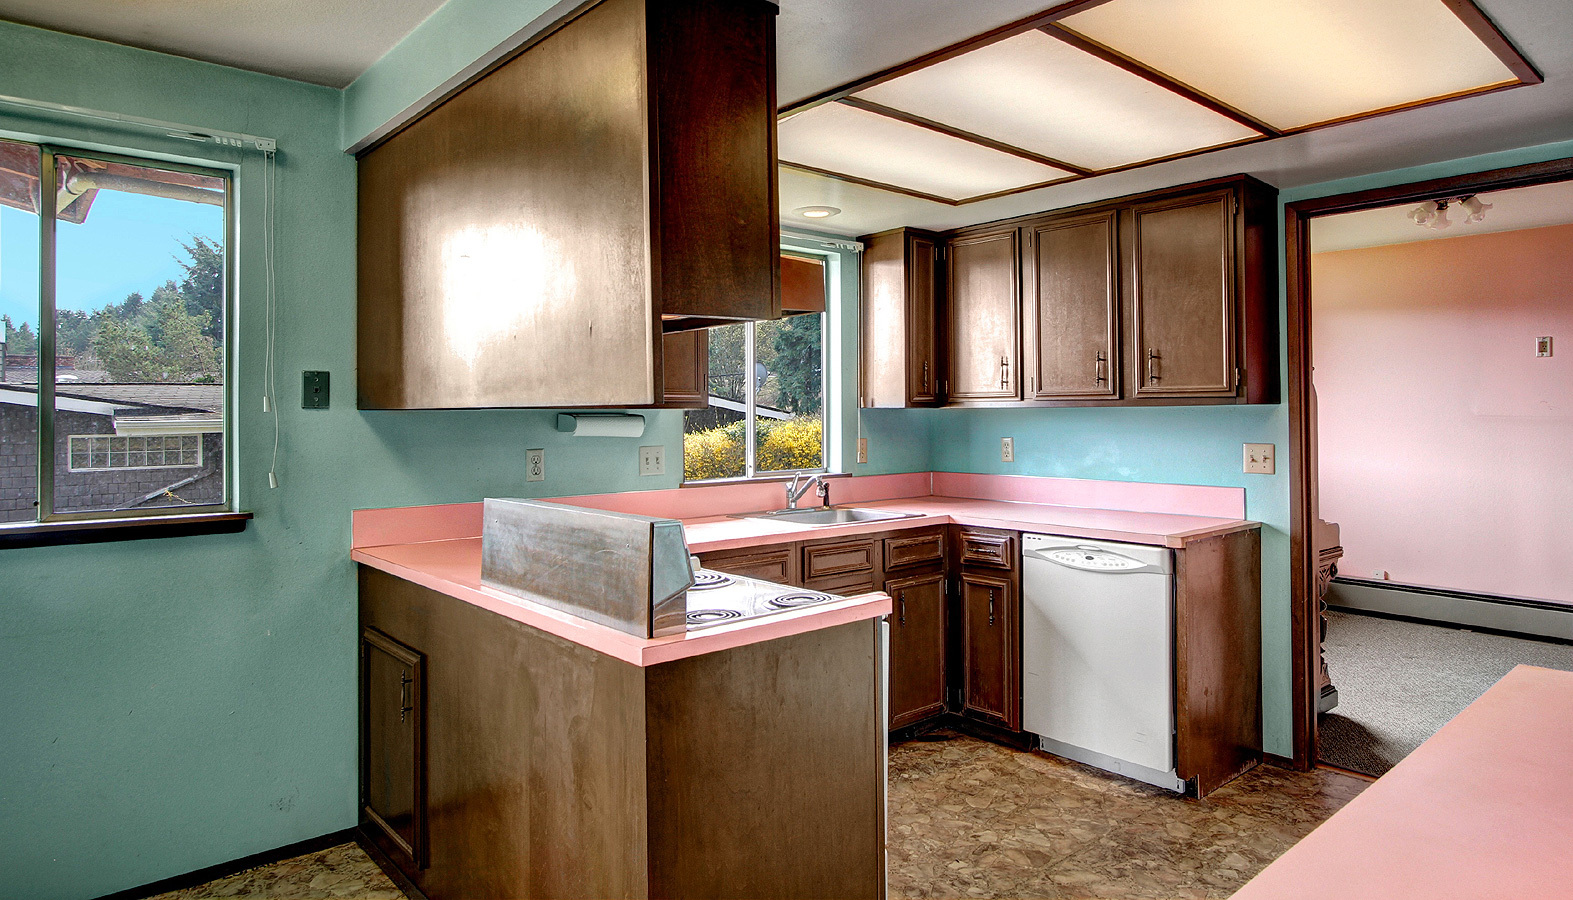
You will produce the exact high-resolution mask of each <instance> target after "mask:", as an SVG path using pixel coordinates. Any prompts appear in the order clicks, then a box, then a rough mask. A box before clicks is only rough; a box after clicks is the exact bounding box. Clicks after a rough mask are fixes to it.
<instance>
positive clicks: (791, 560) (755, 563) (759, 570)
mask: <svg viewBox="0 0 1573 900" xmlns="http://www.w3.org/2000/svg"><path fill="white" fill-rule="evenodd" d="M699 562H700V564H701V565H703V566H704V567H705V568H707V569H714V570H715V571H717V572H725V573H727V574H728V575H741V576H742V577H744V578H756V579H758V580H760V581H768V582H771V583H772V584H793V585H795V584H801V582H800V581H799V579H798V574H797V545H796V544H779V545H776V546H774V547H759V548H753V547H750V548H748V549H746V550H719V551H716V552H714V553H701V554H700V555H699Z"/></svg>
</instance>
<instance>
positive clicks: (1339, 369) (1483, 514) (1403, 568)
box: [1311, 225, 1573, 604]
mask: <svg viewBox="0 0 1573 900" xmlns="http://www.w3.org/2000/svg"><path fill="white" fill-rule="evenodd" d="M1311 266H1312V303H1313V308H1312V328H1313V335H1312V339H1313V349H1312V354H1313V356H1312V358H1313V362H1314V365H1315V375H1314V378H1315V384H1316V388H1317V392H1318V395H1319V397H1320V401H1321V402H1320V427H1319V435H1320V440H1321V457H1320V459H1321V517H1322V518H1323V519H1326V520H1328V521H1330V522H1337V523H1338V524H1339V525H1340V526H1341V528H1342V531H1343V546H1344V550H1345V556H1344V559H1343V561H1342V562H1341V563H1340V564H1339V571H1340V572H1341V573H1342V574H1344V575H1349V576H1352V577H1360V578H1370V577H1373V572H1374V571H1375V570H1386V571H1387V573H1388V576H1389V578H1391V579H1392V580H1394V581H1401V582H1407V583H1410V584H1424V585H1433V586H1437V587H1446V588H1453V589H1457V590H1469V591H1481V592H1487V593H1495V594H1509V595H1515V596H1522V597H1535V598H1539V599H1544V600H1553V601H1557V602H1561V603H1569V604H1573V225H1563V226H1557V227H1553V228H1538V229H1532V230H1527V231H1517V232H1502V233H1497V234H1479V235H1470V236H1461V237H1457V238H1448V239H1445V240H1435V241H1422V242H1419V243H1413V244H1400V245H1395V246H1391V247H1374V248H1370V249H1365V250H1343V251H1337V252H1331V253H1320V254H1317V255H1315V256H1314V257H1312V262H1311ZM1539 335H1551V336H1553V337H1554V339H1555V340H1554V352H1555V355H1554V356H1552V357H1551V358H1549V359H1544V358H1536V357H1535V338H1536V337H1537V336H1539Z"/></svg>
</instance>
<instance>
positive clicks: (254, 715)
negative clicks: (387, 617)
mask: <svg viewBox="0 0 1573 900" xmlns="http://www.w3.org/2000/svg"><path fill="white" fill-rule="evenodd" d="M0 59H4V60H5V61H6V65H5V71H6V76H5V87H4V93H6V94H9V95H13V96H24V97H27V98H30V99H35V100H43V101H49V102H54V103H64V104H70V105H76V106H83V107H90V108H94V109H100V110H108V111H112V112H120V113H125V114H132V115H138V116H144V117H150V118H157V119H164V120H169V121H173V122H177V123H183V124H190V125H196V126H207V127H212V128H219V129H227V130H233V131H245V132H251V133H256V134H261V135H266V136H272V137H276V138H277V139H278V141H279V150H280V153H279V199H278V226H277V239H278V255H277V260H278V262H277V270H278V297H279V302H280V315H279V326H278V344H279V350H278V371H279V373H280V374H279V394H280V400H281V403H280V407H281V415H282V419H283V429H284V430H283V440H282V445H281V457H280V466H279V473H280V479H281V484H280V487H279V488H278V489H277V490H269V489H268V487H267V481H266V472H267V466H268V456H269V454H270V452H271V444H272V419H271V416H264V415H262V413H261V410H260V406H259V401H258V397H259V396H260V394H261V386H260V381H259V376H260V373H261V371H262V358H261V355H260V353H261V346H262V345H261V334H262V332H261V330H260V327H261V312H262V294H261V290H262V283H261V281H260V280H259V279H260V276H261V272H262V269H261V256H260V251H259V249H258V247H259V242H258V235H259V231H260V228H261V223H262V219H261V217H260V213H261V200H260V196H259V188H260V183H259V174H260V164H259V157H257V156H256V155H250V156H241V155H226V154H227V153H228V151H218V152H216V154H215V155H214V156H212V157H211V160H212V161H215V162H217V163H218V164H221V165H227V164H232V163H237V162H238V163H239V165H240V172H239V176H238V181H237V187H236V190H237V199H238V203H239V206H240V209H241V216H240V223H239V242H240V243H239V248H240V258H241V272H240V281H239V319H238V330H239V335H240V337H239V347H238V358H239V377H238V393H239V397H240V400H239V403H238V405H237V406H236V410H237V414H238V415H237V418H238V427H239V436H240V440H241V446H240V459H239V465H238V473H239V478H240V485H239V488H240V493H239V498H240V506H241V507H242V508H245V509H249V510H252V511H253V512H255V513H256V520H255V521H254V522H253V523H252V524H251V526H250V527H249V528H248V529H247V531H246V532H245V533H243V534H238V535H216V536H209V537H194V538H178V539H165V540H157V541H138V542H130V543H119V544H98V545H89V546H79V547H58V548H38V549H21V550H17V549H11V550H0V748H3V749H0V760H3V762H0V873H4V875H3V877H0V897H7V898H10V897H14V898H27V900H49V898H83V897H93V896H97V895H100V894H103V893H106V892H109V891H113V890H118V889H122V888H127V887H131V886H134V885H139V884H144V883H146V882H148V881H152V880H155V879H159V878H164V877H168V876H172V875H176V874H180V873H184V872H188V871H191V870H193V869H196V868H200V867H203V866H207V865H213V864H216V863H221V862H225V861H228V860H232V859H235V858H237V857H241V856H245V855H247V854H250V853H255V852H260V851H263V850H268V849H271V848H273V847H278V846H280V845H283V844H286V843H290V842H292V841H297V840H302V839H305V838H310V837H315V836H317V835H321V834H324V833H327V832H331V831H335V830H338V829H342V828H347V827H349V826H351V825H353V824H354V823H355V793H356V786H355V765H356V747H355V700H354V690H355V678H356V674H355V659H356V631H355V621H356V611H355V588H354V577H355V573H354V567H353V566H352V564H351V563H350V561H349V557H348V553H347V548H348V546H349V516H350V510H351V509H353V508H356V507H373V506H392V505H409V504H420V503H437V502H446V501H465V500H476V499H479V498H480V497H482V496H487V495H492V496H496V495H513V496H527V495H542V494H568V493H583V492H594V491H613V490H630V489H636V488H653V487H672V486H674V485H676V484H677V481H678V476H677V474H676V473H677V472H678V471H679V470H680V467H679V466H677V465H672V464H669V465H668V471H669V472H671V473H673V474H670V475H668V476H665V477H661V478H640V477H638V475H637V474H636V462H635V460H636V453H637V447H638V446H639V445H641V444H652V443H661V444H664V445H665V446H666V447H667V453H668V459H669V460H672V461H674V462H675V461H676V460H677V459H679V458H680V457H679V456H678V454H679V452H680V437H679V435H680V431H681V416H680V414H678V413H670V412H668V413H657V414H652V419H651V424H650V426H649V430H648V431H647V434H646V436H645V437H644V438H641V439H630V440H618V439H605V438H601V439H585V438H577V439H576V438H567V437H560V436H559V435H558V434H557V433H556V432H555V431H554V430H553V428H552V426H553V422H554V415H555V414H554V413H550V412H541V411H523V410H521V411H486V412H472V411H459V412H383V413H361V412H358V411H356V409H355V405H354V393H355V390H354V371H355V368H354V367H355V335H354V322H355V236H354V229H355V174H354V173H355V164H354V160H353V159H351V158H350V157H348V156H346V155H344V154H343V153H342V152H341V151H340V144H339V137H340V128H339V126H340V120H339V115H340V92H338V91H333V90H329V89H325V88H318V87H312V86H307V85H302V84H298V83H294V82H289V81H284V80H280V79H276V78H269V77H265V76H260V75H254V74H249V73H245V72H240V71H237V70H234V69H228V68H223V67H219V66H213V65H207V64H204V63H197V62H191V61H188V60H183V59H177V58H174V57H170V56H164V55H159V54H154V53H147V52H143V51H138V50H130V49H127V48H124V47H120V46H116V45H112V44H106V43H100V42H96V41H89V40H84V39H80V38H73V37H66V36H62V35H59V34H55V33H52V32H46V31H39V30H35V29H30V28H25V27H21V26H16V25H10V24H4V23H0ZM0 132H7V133H10V134H12V135H29V136H43V135H47V136H51V137H54V138H56V139H57V140H61V141H63V142H66V141H69V142H75V143H79V144H93V145H100V146H109V147H120V148H122V149H138V150H142V151H148V152H155V153H160V154H164V155H179V154H185V155H187V156H188V157H189V156H190V154H192V153H193V152H196V151H197V150H199V149H200V148H197V147H196V146H195V145H193V144H190V143H186V142H178V141H171V140H168V139H160V138H158V137H157V136H156V133H146V132H140V131H136V132H133V131H123V132H122V131H118V130H115V131H111V130H105V129H99V128H84V127H83V126H81V125H79V124H74V123H70V122H67V121H65V120H60V121H57V122H49V121H42V120H38V119H33V118H30V117H26V116H20V115H9V114H6V115H0ZM303 369H326V370H328V371H330V372H331V373H332V374H333V394H334V398H333V399H334V405H333V408H332V409H330V410H328V411H325V412H319V411H304V410H301V409H300V408H299V406H300V404H299V402H298V400H296V397H297V396H298V394H297V392H298V391H299V389H300V388H299V384H300V382H299V379H300V375H299V373H300V372H301V370H303ZM528 447H545V448H546V453H547V456H546V465H547V474H548V480H547V481H546V482H544V483H542V484H539V485H537V484H530V485H528V486H527V485H526V484H525V483H524V466H523V451H524V450H525V448H528Z"/></svg>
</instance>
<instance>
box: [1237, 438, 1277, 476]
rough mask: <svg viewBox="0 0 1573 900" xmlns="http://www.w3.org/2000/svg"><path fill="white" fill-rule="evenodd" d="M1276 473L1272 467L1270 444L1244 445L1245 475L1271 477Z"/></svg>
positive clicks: (1271, 448)
mask: <svg viewBox="0 0 1573 900" xmlns="http://www.w3.org/2000/svg"><path fill="white" fill-rule="evenodd" d="M1274 471H1276V470H1275V469H1274V467H1273V445H1272V444H1246V445H1245V473H1246V474H1247V475H1271V474H1273V472H1274Z"/></svg>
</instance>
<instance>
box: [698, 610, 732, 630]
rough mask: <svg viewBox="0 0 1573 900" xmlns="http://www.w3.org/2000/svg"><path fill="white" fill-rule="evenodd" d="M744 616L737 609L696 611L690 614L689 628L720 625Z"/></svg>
mask: <svg viewBox="0 0 1573 900" xmlns="http://www.w3.org/2000/svg"><path fill="white" fill-rule="evenodd" d="M741 618H743V614H742V613H741V612H738V611H737V610H735V609H695V610H690V611H689V613H688V627H690V628H694V627H702V626H705V625H719V624H721V623H722V622H730V621H732V620H733V619H741Z"/></svg>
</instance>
